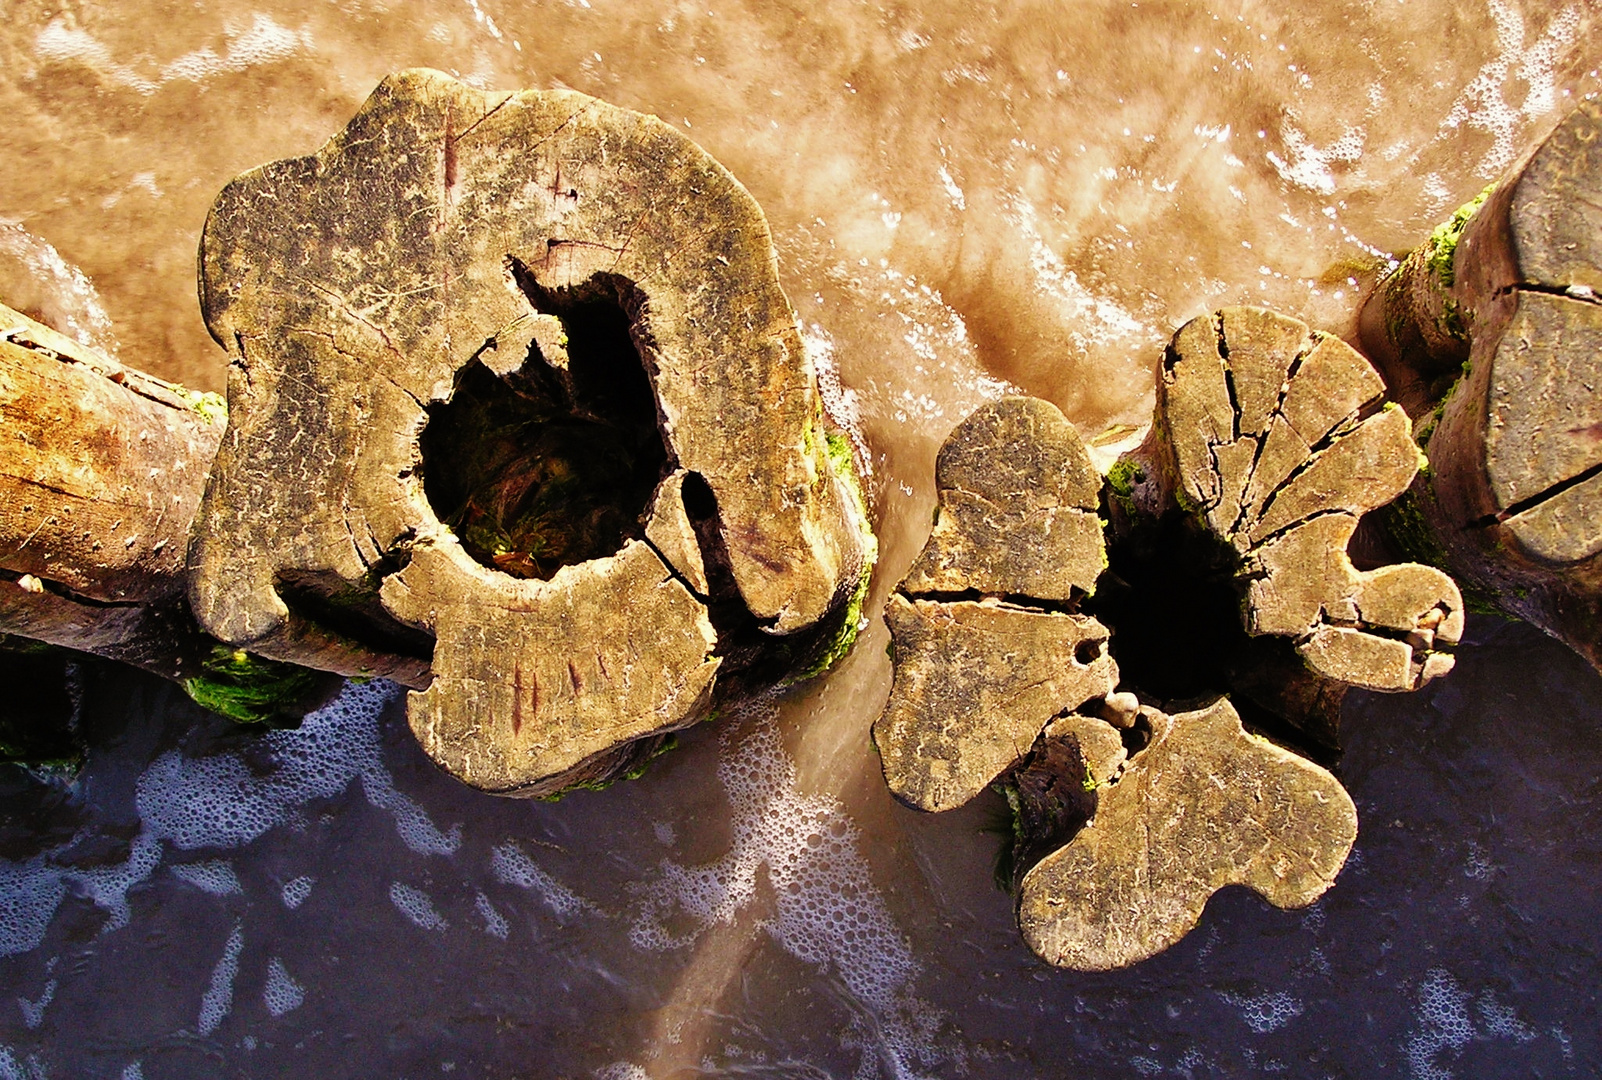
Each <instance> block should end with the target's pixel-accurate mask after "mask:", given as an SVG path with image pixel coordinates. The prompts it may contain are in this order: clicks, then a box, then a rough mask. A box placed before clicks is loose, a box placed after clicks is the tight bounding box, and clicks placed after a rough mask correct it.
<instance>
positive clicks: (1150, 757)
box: [874, 308, 1463, 970]
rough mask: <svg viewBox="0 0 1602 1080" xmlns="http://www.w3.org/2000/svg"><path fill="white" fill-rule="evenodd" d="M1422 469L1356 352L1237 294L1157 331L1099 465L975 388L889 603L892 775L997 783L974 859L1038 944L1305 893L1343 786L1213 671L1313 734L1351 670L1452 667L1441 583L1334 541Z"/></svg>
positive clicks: (926, 803) (924, 788)
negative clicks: (996, 802) (1134, 410)
mask: <svg viewBox="0 0 1602 1080" xmlns="http://www.w3.org/2000/svg"><path fill="white" fill-rule="evenodd" d="M1417 469H1418V452H1417V449H1416V447H1415V445H1414V443H1413V440H1412V438H1411V433H1410V428H1409V423H1408V419H1407V415H1406V414H1405V413H1404V412H1403V411H1401V410H1400V409H1397V408H1394V407H1387V406H1386V404H1385V401H1384V386H1383V384H1382V383H1381V380H1380V378H1379V376H1378V374H1377V373H1376V372H1375V371H1374V369H1373V368H1372V366H1371V365H1370V364H1369V363H1368V361H1366V360H1365V359H1364V358H1363V357H1362V356H1361V355H1359V354H1358V353H1357V352H1355V351H1354V350H1352V349H1351V348H1349V347H1348V346H1346V345H1345V344H1343V343H1342V342H1340V341H1339V340H1337V339H1335V338H1331V337H1328V336H1326V335H1323V334H1319V333H1316V332H1313V331H1311V330H1309V329H1308V328H1307V326H1305V325H1304V324H1302V323H1299V322H1296V321H1294V320H1291V319H1286V318H1283V317H1281V316H1278V315H1274V314H1273V313H1271V312H1267V311H1263V310H1261V309H1256V308H1226V309H1224V310H1222V311H1219V312H1215V313H1213V314H1212V315H1209V316H1206V317H1203V318H1200V319H1196V320H1193V321H1192V322H1190V323H1188V324H1186V325H1185V326H1184V327H1182V328H1181V329H1180V330H1179V332H1178V333H1177V334H1175V336H1174V339H1173V343H1172V344H1171V345H1170V347H1169V349H1168V350H1167V353H1166V355H1165V356H1164V359H1163V361H1162V363H1161V364H1160V365H1159V370H1158V390H1157V415H1156V417H1155V423H1154V424H1153V428H1152V434H1151V436H1150V437H1149V438H1148V439H1147V440H1146V441H1145V442H1144V443H1143V444H1142V446H1141V447H1139V448H1138V449H1137V450H1135V451H1133V452H1131V453H1130V454H1127V455H1125V457H1124V458H1122V459H1120V461H1119V462H1117V463H1116V464H1115V466H1114V467H1113V469H1112V470H1111V474H1110V476H1109V478H1108V480H1107V481H1106V483H1105V484H1104V483H1103V481H1102V478H1101V477H1100V476H1099V475H1098V474H1097V472H1096V471H1095V469H1094V468H1093V467H1092V465H1091V462H1090V459H1089V456H1088V454H1087V453H1086V451H1085V449H1084V447H1083V445H1082V443H1081V442H1080V439H1079V436H1078V434H1077V433H1076V432H1075V431H1074V429H1073V427H1072V425H1070V424H1069V423H1068V422H1067V421H1066V420H1065V419H1064V418H1063V417H1062V414H1061V413H1059V412H1058V411H1057V410H1056V409H1055V408H1054V407H1053V406H1051V405H1050V404H1048V403H1046V402H1042V401H1037V400H1034V399H1030V398H1007V399H1004V400H1002V401H999V402H996V403H994V404H991V405H987V406H984V407H983V408H981V409H979V410H978V411H977V412H975V413H974V414H973V415H972V416H970V417H969V418H968V419H966V420H964V421H963V422H962V423H961V424H959V425H958V426H957V428H956V429H955V431H953V433H952V435H951V437H950V438H949V439H948V441H947V442H946V444H945V445H944V446H943V447H942V448H941V450H940V453H939V456H938V459H937V462H936V469H935V482H936V488H937V492H938V511H937V516H936V520H935V524H934V527H933V530H932V532H931V534H930V537H929V540H928V543H927V545H926V546H925V548H924V549H923V551H922V553H921V554H920V555H919V557H918V558H917V560H916V561H915V562H914V563H913V566H912V568H911V570H910V571H909V572H908V573H907V576H906V577H905V578H904V579H903V580H902V582H901V584H900V585H899V587H898V588H897V590H896V592H895V594H894V595H893V596H892V597H891V599H890V601H889V604H888V606H887V609H886V613H885V615H886V621H887V623H888V624H889V628H890V633H891V641H892V658H893V661H894V679H893V684H892V688H891V692H890V699H889V702H888V703H887V705H886V707H885V710H884V713H883V714H882V715H881V716H880V718H879V720H878V722H877V723H876V724H875V725H874V738H875V744H876V745H877V746H878V748H879V752H880V755H881V758H882V764H883V768H884V774H885V778H886V781H887V783H888V784H889V786H890V788H891V790H892V792H894V793H895V795H896V796H897V797H898V798H900V799H901V800H903V801H904V802H906V803H908V804H909V805H911V806H913V807H915V808H917V809H920V810H946V809H950V808H952V807H955V806H958V805H961V804H962V803H964V802H967V801H968V800H970V799H971V798H973V797H974V796H975V795H977V794H978V793H979V792H980V791H982V790H983V789H984V788H985V787H986V786H987V785H991V784H995V785H997V786H998V787H999V788H1000V789H1001V790H1002V792H1003V793H1004V794H1005V796H1006V798H1007V800H1008V802H1009V804H1010V808H1011V811H1012V815H1013V839H1012V842H1011V844H1010V845H1009V847H1008V849H1007V850H1006V851H1004V853H1003V854H1004V856H1005V859H1004V863H1003V865H1002V866H1001V867H999V868H998V877H1000V878H1002V879H1004V883H1006V884H1008V885H1010V886H1011V887H1012V888H1013V889H1014V890H1015V892H1016V895H1017V898H1018V919H1019V925H1020V927H1021V928H1022V930H1023V933H1024V937H1025V939H1026V940H1027V941H1028V942H1029V944H1030V946H1031V947H1032V948H1034V949H1035V951H1036V952H1037V953H1039V954H1040V955H1041V956H1042V957H1044V958H1045V959H1046V960H1048V961H1049V962H1051V963H1053V964H1057V965H1061V966H1066V967H1074V968H1080V969H1087V970H1102V969H1107V968H1114V967H1122V966H1125V965H1128V964H1131V963H1134V962H1136V961H1137V960H1140V959H1142V958H1144V957H1147V956H1150V955H1152V954H1154V953H1156V952H1158V951H1160V950H1162V949H1164V948H1166V947H1168V946H1169V945H1171V944H1173V943H1174V942H1175V941H1177V940H1179V939H1180V938H1181V937H1182V936H1184V934H1185V933H1186V932H1187V931H1188V930H1189V929H1190V928H1191V927H1192V926H1194V925H1195V922H1196V920H1197V918H1198V917H1199V916H1200V914H1201V911H1202V909H1203V907H1204V906H1205V904H1206V902H1207V898H1208V897H1209V896H1211V895H1212V893H1213V892H1215V891H1216V890H1218V889H1220V888H1223V887H1224V886H1226V885H1231V884H1243V885H1247V886H1249V887H1251V888H1253V889H1255V890H1256V891H1257V892H1259V893H1261V894H1262V895H1263V896H1264V897H1266V898H1267V899H1268V900H1269V901H1270V902H1272V903H1274V904H1277V905H1279V906H1282V907H1298V906H1302V905H1305V904H1308V903H1311V902H1312V901H1313V900H1314V899H1316V898H1317V897H1318V896H1319V895H1321V894H1322V893H1323V892H1324V890H1326V889H1327V888H1329V886H1330V885H1331V884H1332V883H1333V881H1334V879H1335V875H1336V874H1337V872H1338V871H1339V870H1340V867H1341V866H1342V864H1343V863H1344V861H1345V859H1346V855H1347V853H1348V852H1349V851H1350V849H1351V845H1352V842H1353V840H1354V838H1355V836H1356V828H1357V819H1356V811H1355V809H1354V808H1353V806H1352V802H1351V799H1350V798H1348V797H1347V795H1346V793H1345V791H1344V790H1343V789H1342V788H1341V786H1340V784H1339V782H1338V781H1337V780H1336V779H1335V778H1334V777H1333V776H1332V775H1331V774H1330V773H1329V772H1328V771H1326V770H1325V769H1324V768H1323V767H1322V766H1321V765H1319V764H1317V763H1315V762H1314V761H1312V760H1310V759H1309V758H1308V757H1307V756H1305V755H1304V754H1300V753H1296V752H1293V751H1292V750H1289V749H1286V748H1284V747H1283V746H1280V745H1276V744H1275V743H1272V742H1269V741H1268V740H1267V739H1265V738H1263V737H1262V736H1261V735H1260V734H1257V733H1254V732H1252V731H1249V730H1248V729H1247V728H1246V727H1243V725H1242V716H1241V714H1240V713H1237V711H1236V708H1235V707H1234V706H1232V704H1231V703H1230V701H1229V700H1225V699H1222V698H1220V696H1219V695H1221V694H1229V695H1232V696H1233V697H1234V698H1235V699H1236V701H1237V702H1239V703H1240V704H1241V707H1242V708H1248V707H1249V719H1250V720H1251V721H1252V722H1253V725H1254V727H1257V728H1259V729H1262V730H1266V731H1269V732H1272V733H1274V734H1275V735H1276V736H1278V737H1279V738H1282V739H1287V740H1289V741H1291V742H1293V743H1300V744H1302V745H1303V746H1305V747H1307V749H1308V750H1309V752H1320V753H1327V752H1329V751H1331V750H1332V749H1333V748H1334V745H1335V742H1336V735H1337V730H1336V721H1337V718H1338V712H1339V706H1340V701H1341V697H1342V695H1343V694H1344V693H1345V691H1346V689H1347V688H1348V687H1351V686H1359V687H1365V688H1368V689H1372V690H1380V691H1391V692H1394V691H1406V690H1413V689H1416V688H1418V687H1419V686H1421V685H1422V684H1423V683H1425V682H1427V681H1428V680H1430V679H1433V678H1435V677H1437V676H1439V675H1441V674H1444V673H1445V672H1446V671H1448V670H1449V669H1450V668H1451V663H1452V661H1451V656H1450V653H1449V652H1447V651H1445V650H1447V649H1448V648H1449V647H1450V646H1451V645H1452V644H1455V643H1456V641H1457V640H1458V637H1459V635H1460V634H1461V631H1462V625H1463V603H1462V600H1461V597H1460V596H1459V593H1458V590H1457V587H1456V586H1455V585H1454V584H1453V582H1452V580H1451V579H1450V578H1449V577H1447V576H1446V575H1445V574H1444V573H1442V572H1441V571H1440V570H1437V569H1435V568H1433V567H1428V566H1420V565H1414V564H1403V565H1397V566H1384V567H1374V568H1369V569H1359V568H1357V567H1356V566H1355V565H1354V564H1353V562H1352V560H1351V557H1350V555H1349V553H1348V550H1347V548H1348V544H1349V542H1350V541H1351V539H1352V536H1353V533H1354V531H1355V530H1356V528H1357V525H1358V522H1359V520H1360V518H1362V516H1363V515H1365V514H1366V513H1368V512H1370V511H1372V510H1373V509H1375V508H1376V507H1379V506H1382V505H1384V504H1386V503H1387V502H1389V501H1390V500H1391V499H1393V498H1395V497H1396V496H1397V495H1398V494H1400V493H1401V492H1403V491H1405V490H1406V489H1407V486H1408V484H1409V482H1410V481H1411V480H1412V479H1413V476H1414V473H1415V472H1416V471H1417ZM1103 510H1105V512H1106V513H1107V515H1108V521H1106V522H1105V523H1104V521H1103V519H1102V518H1101V517H1100V513H1101V512H1102V511H1103ZM1104 524H1105V525H1106V526H1107V534H1106V536H1104V532H1103V529H1104ZM1108 536H1110V543H1109V542H1108V539H1107V537H1108ZM1187 702H1189V703H1190V704H1189V705H1187V704H1186V703H1187ZM1198 704H1199V705H1200V706H1201V707H1200V708H1197V705H1198Z"/></svg>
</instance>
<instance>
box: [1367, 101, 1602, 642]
mask: <svg viewBox="0 0 1602 1080" xmlns="http://www.w3.org/2000/svg"><path fill="white" fill-rule="evenodd" d="M1598 290H1602V104H1599V103H1598V102H1596V101H1594V100H1593V101H1585V102H1582V103H1581V105H1580V106H1579V107H1578V108H1577V109H1576V110H1575V111H1574V112H1572V113H1571V114H1569V116H1567V117H1566V118H1565V119H1564V120H1563V121H1562V122H1561V123H1559V124H1558V126H1557V128H1556V130H1554V131H1553V132H1552V134H1551V135H1550V136H1549V137H1548V138H1547V139H1546V140H1545V141H1544V142H1542V143H1541V144H1540V145H1539V146H1537V147H1536V148H1535V149H1534V150H1533V151H1531V152H1530V153H1529V154H1528V155H1526V156H1525V158H1524V159H1523V160H1522V161H1520V162H1519V163H1518V164H1516V165H1515V166H1514V167H1513V168H1512V169H1511V170H1510V171H1509V173H1508V175H1507V176H1506V177H1504V178H1503V179H1502V180H1500V181H1499V182H1498V183H1496V184H1495V185H1494V186H1493V187H1491V188H1488V189H1486V191H1485V192H1483V193H1481V195H1480V197H1479V198H1477V199H1476V200H1474V201H1473V202H1471V203H1469V204H1468V205H1467V206H1465V207H1463V208H1462V209H1461V210H1459V211H1458V212H1457V213H1456V214H1455V215H1453V217H1452V218H1451V220H1449V221H1448V222H1446V223H1445V224H1443V225H1442V226H1441V227H1440V228H1439V229H1437V230H1436V231H1435V233H1434V234H1433V235H1431V236H1430V238H1429V239H1428V240H1427V241H1425V242H1424V243H1423V244H1421V245H1420V246H1419V247H1418V248H1416V249H1415V250H1414V251H1413V252H1412V253H1411V254H1409V255H1408V256H1407V258H1406V259H1404V260H1403V261H1402V263H1401V264H1400V266H1398V267H1397V268H1396V270H1395V271H1394V272H1393V273H1392V274H1391V275H1389V276H1388V277H1387V278H1386V279H1385V280H1384V281H1382V282H1381V283H1380V285H1379V286H1378V287H1377V288H1376V290H1375V291H1374V293H1373V294H1372V295H1371V296H1370V297H1369V299H1368V300H1367V302H1366V303H1365V305H1364V307H1363V311H1362V315H1361V319H1360V328H1361V332H1362V340H1363V344H1364V347H1365V348H1366V349H1367V350H1369V352H1370V354H1371V355H1373V356H1374V357H1375V358H1376V361H1377V362H1378V363H1379V365H1380V368H1381V370H1382V371H1383V373H1384V375H1385V378H1386V381H1387V382H1388V383H1389V384H1390V385H1391V387H1392V392H1393V394H1395V395H1396V396H1397V398H1398V400H1400V401H1401V402H1402V403H1403V404H1404V405H1405V406H1406V407H1407V409H1408V411H1409V412H1410V413H1412V415H1413V417H1414V419H1415V422H1416V423H1417V425H1418V437H1419V441H1420V442H1421V443H1422V444H1423V445H1424V447H1425V449H1426V451H1427V454H1428V457H1429V462H1430V467H1429V470H1428V471H1427V472H1423V473H1420V475H1419V476H1418V478H1417V479H1416V480H1415V481H1414V482H1413V485H1412V489H1411V491H1410V492H1409V493H1408V497H1407V499H1405V500H1403V501H1401V502H1400V503H1399V504H1398V506H1397V507H1396V508H1395V509H1394V511H1393V512H1391V513H1389V514H1388V515H1386V516H1385V518H1384V519H1383V520H1382V525H1383V526H1384V529H1385V531H1386V533H1387V535H1388V538H1389V539H1390V540H1391V542H1392V543H1393V544H1394V546H1396V547H1397V548H1399V549H1401V550H1404V551H1406V552H1407V553H1408V555H1409V556H1410V557H1413V558H1418V559H1423V560H1427V561H1430V562H1434V563H1436V564H1437V565H1440V566H1442V567H1445V568H1447V569H1449V570H1450V571H1451V572H1452V573H1453V574H1454V575H1456V576H1457V577H1458V578H1459V579H1460V580H1461V581H1462V582H1463V583H1464V587H1465V589H1466V590H1467V591H1468V592H1469V594H1470V596H1471V597H1473V598H1475V599H1478V600H1479V601H1481V602H1482V603H1484V604H1485V605H1487V606H1488V607H1490V608H1492V609H1496V610H1500V611H1502V612H1504V613H1506V614H1509V615H1512V616H1514V617H1516V618H1520V619H1524V620H1526V621H1528V622H1530V623H1532V624H1534V625H1535V626H1538V627H1540V628H1541V629H1543V630H1545V631H1546V632H1547V633H1549V634H1551V635H1552V636H1554V637H1556V638H1558V639H1559V640H1561V641H1563V642H1565V643H1566V644H1568V645H1569V646H1570V647H1571V648H1573V649H1574V650H1575V651H1576V652H1578V653H1579V654H1580V655H1581V656H1583V657H1585V659H1586V660H1587V661H1589V662H1590V663H1591V665H1592V666H1593V667H1596V668H1597V669H1598V670H1602V395H1599V394H1598V392H1597V390H1598V386H1599V382H1602V302H1599V299H1598Z"/></svg>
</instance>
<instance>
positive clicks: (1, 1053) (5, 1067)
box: [0, 1045, 44, 1080]
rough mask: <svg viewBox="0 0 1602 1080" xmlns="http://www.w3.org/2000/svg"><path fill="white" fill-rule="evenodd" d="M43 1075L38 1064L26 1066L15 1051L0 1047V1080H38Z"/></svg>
mask: <svg viewBox="0 0 1602 1080" xmlns="http://www.w3.org/2000/svg"><path fill="white" fill-rule="evenodd" d="M43 1075H44V1074H43V1072H42V1071H41V1070H40V1069H39V1067H38V1065H37V1064H35V1063H33V1062H29V1063H28V1065H27V1066H24V1065H23V1063H22V1061H21V1059H19V1058H18V1057H17V1052H16V1051H15V1050H13V1049H11V1047H9V1046H5V1045H0V1080H38V1078H39V1077H42V1076H43Z"/></svg>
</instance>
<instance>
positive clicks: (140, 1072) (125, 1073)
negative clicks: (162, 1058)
mask: <svg viewBox="0 0 1602 1080" xmlns="http://www.w3.org/2000/svg"><path fill="white" fill-rule="evenodd" d="M120 1080H145V1070H144V1069H143V1068H141V1067H140V1065H139V1062H137V1061H133V1062H129V1063H128V1064H127V1065H124V1066H123V1068H122V1076H121V1078H120Z"/></svg>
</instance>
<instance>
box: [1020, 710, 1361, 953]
mask: <svg viewBox="0 0 1602 1080" xmlns="http://www.w3.org/2000/svg"><path fill="white" fill-rule="evenodd" d="M1143 715H1145V716H1146V718H1147V719H1148V721H1149V722H1150V724H1151V726H1152V729H1153V735H1152V740H1151V742H1150V744H1149V745H1147V746H1146V748H1145V749H1143V750H1142V751H1141V752H1140V753H1138V754H1136V755H1135V756H1134V757H1133V758H1132V759H1131V760H1130V761H1129V762H1128V763H1127V764H1126V765H1125V766H1124V767H1123V772H1122V774H1121V775H1119V776H1118V777H1117V778H1116V780H1113V781H1110V782H1108V783H1106V784H1104V785H1099V786H1098V787H1097V788H1096V792H1095V794H1096V808H1095V815H1094V817H1093V818H1092V819H1091V821H1090V823H1089V824H1088V825H1087V826H1085V827H1084V828H1083V829H1081V830H1080V831H1079V832H1078V833H1077V834H1076V835H1075V836H1074V837H1073V839H1072V840H1070V841H1069V842H1068V843H1067V844H1066V845H1065V846H1064V847H1062V848H1060V849H1059V850H1057V851H1056V852H1054V853H1053V854H1050V855H1047V856H1046V857H1045V858H1044V859H1042V860H1041V861H1040V862H1039V863H1037V864H1036V865H1035V866H1034V868H1033V869H1031V870H1030V871H1029V872H1028V874H1026V875H1025V876H1024V878H1023V883H1022V885H1021V887H1020V889H1019V894H1018V921H1019V925H1020V926H1021V927H1022V929H1023V933H1024V939H1025V940H1026V941H1027V942H1028V943H1029V947H1030V948H1032V949H1033V950H1034V951H1035V952H1036V953H1037V954H1039V955H1040V956H1041V957H1042V958H1044V959H1045V960H1046V961H1047V962H1049V963H1052V964H1055V965H1057V966H1059V967H1067V968H1074V969H1076V970H1081V971H1107V970H1112V969H1114V968H1121V967H1127V966H1128V965H1130V964H1134V963H1137V962H1138V961H1141V960H1144V959H1146V958H1147V957H1150V956H1153V955H1155V954H1156V953H1158V952H1161V951H1162V950H1163V949H1166V948H1167V947H1168V946H1170V945H1172V944H1174V943H1175V942H1177V941H1178V940H1179V939H1180V938H1182V937H1184V936H1185V934H1186V933H1188V932H1189V931H1190V930H1191V928H1193V927H1194V926H1195V925H1196V922H1197V920H1198V919H1199V918H1200V917H1201V913H1202V909H1203V908H1204V907H1205V906H1206V904H1207V900H1208V898H1209V897H1210V896H1212V894H1213V893H1215V892H1217V891H1218V890H1219V889H1221V888H1224V887H1226V886H1228V885H1245V886H1247V887H1248V888H1250V889H1252V890H1254V891H1256V892H1257V893H1259V894H1260V895H1261V896H1262V897H1263V898H1264V899H1266V900H1268V902H1269V903H1272V904H1274V905H1276V906H1278V907H1282V908H1296V907H1303V906H1305V905H1307V904H1310V903H1312V902H1313V901H1314V900H1316V899H1318V898H1319V897H1320V896H1321V895H1323V893H1324V891H1325V890H1327V889H1328V888H1329V887H1330V885H1331V884H1333V883H1334V881H1335V876H1336V874H1337V873H1339V871H1340V869H1341V866H1342V865H1343V864H1344V863H1345V861H1346V857H1347V855H1348V853H1349V852H1350V851H1351V847H1352V843H1353V841H1354V840H1355V839H1356V836H1357V811H1356V808H1355V807H1354V806H1353V804H1352V800H1351V798H1350V797H1349V796H1348V795H1347V794H1346V791H1345V789H1343V788H1342V787H1341V785H1340V783H1339V782H1338V781H1336V779H1335V778H1334V777H1333V776H1331V775H1330V774H1329V773H1328V772H1326V771H1325V770H1324V769H1322V768H1320V767H1319V766H1317V765H1315V764H1313V763H1312V762H1310V761H1307V760H1306V759H1304V758H1301V757H1298V756H1297V755H1295V754H1293V753H1291V752H1289V751H1288V750H1284V749H1282V748H1280V747H1278V746H1275V745H1274V744H1273V743H1270V742H1268V741H1267V740H1265V739H1261V738H1259V737H1257V736H1255V735H1251V734H1248V733H1247V732H1246V731H1245V729H1244V728H1242V727H1241V723H1240V718H1239V716H1238V715H1237V714H1236V713H1235V710H1234V709H1233V708H1232V707H1231V706H1230V704H1229V702H1228V701H1226V700H1219V701H1217V702H1215V703H1214V704H1212V705H1211V706H1209V707H1207V708H1205V709H1201V710H1198V711H1195V712H1186V713H1179V714H1177V715H1174V716H1171V717H1170V716H1165V715H1163V714H1161V713H1158V712H1156V711H1154V710H1146V711H1145V712H1144V714H1143Z"/></svg>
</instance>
